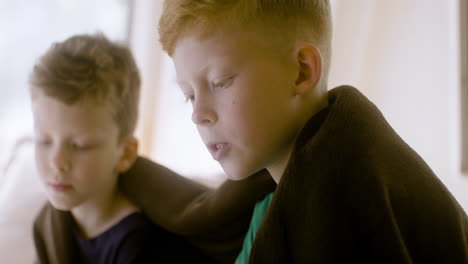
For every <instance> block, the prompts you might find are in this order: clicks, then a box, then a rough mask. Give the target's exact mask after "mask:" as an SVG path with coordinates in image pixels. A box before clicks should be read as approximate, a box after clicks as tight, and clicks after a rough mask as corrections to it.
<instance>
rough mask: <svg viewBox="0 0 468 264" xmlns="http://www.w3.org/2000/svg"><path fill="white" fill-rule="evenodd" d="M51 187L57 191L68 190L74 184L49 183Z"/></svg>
mask: <svg viewBox="0 0 468 264" xmlns="http://www.w3.org/2000/svg"><path fill="white" fill-rule="evenodd" d="M48 185H49V187H50V188H52V189H53V190H54V191H56V192H67V191H69V190H71V188H72V186H71V185H70V184H62V183H49V184H48Z"/></svg>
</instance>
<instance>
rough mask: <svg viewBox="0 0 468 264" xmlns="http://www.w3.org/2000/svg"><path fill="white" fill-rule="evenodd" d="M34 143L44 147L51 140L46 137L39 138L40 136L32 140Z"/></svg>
mask: <svg viewBox="0 0 468 264" xmlns="http://www.w3.org/2000/svg"><path fill="white" fill-rule="evenodd" d="M34 143H35V144H36V145H38V146H42V147H45V146H49V145H50V144H51V143H52V142H51V141H50V140H48V139H41V138H38V139H35V140H34Z"/></svg>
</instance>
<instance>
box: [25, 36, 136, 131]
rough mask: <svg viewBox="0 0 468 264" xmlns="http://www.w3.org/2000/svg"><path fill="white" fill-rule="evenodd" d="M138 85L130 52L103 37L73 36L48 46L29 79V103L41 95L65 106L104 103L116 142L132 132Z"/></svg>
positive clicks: (134, 124)
mask: <svg viewBox="0 0 468 264" xmlns="http://www.w3.org/2000/svg"><path fill="white" fill-rule="evenodd" d="M140 82H141V81H140V75H139V72H138V68H137V66H136V63H135V61H134V58H133V56H132V54H131V52H130V50H129V49H128V48H127V47H126V46H124V45H121V44H118V43H115V42H111V41H110V40H108V39H107V38H106V37H105V36H104V35H103V34H95V35H86V34H84V35H76V36H73V37H70V38H68V39H66V40H65V41H63V42H59V43H54V44H52V46H51V47H50V48H49V50H48V51H47V52H46V53H45V54H44V55H43V56H42V57H40V58H39V60H38V62H37V63H36V65H35V66H34V68H33V71H32V73H31V75H30V85H31V96H32V98H33V100H34V98H35V95H36V94H37V92H38V91H41V92H43V93H44V94H45V95H46V96H49V97H52V98H55V99H57V100H59V101H61V102H63V103H65V104H69V105H71V104H75V103H78V102H83V101H89V100H93V102H95V103H106V104H107V105H108V106H110V108H111V112H112V115H113V118H114V120H115V122H116V123H117V126H118V128H119V138H123V137H125V136H128V135H131V134H133V132H134V130H135V126H136V123H137V119H138V101H139V95H140Z"/></svg>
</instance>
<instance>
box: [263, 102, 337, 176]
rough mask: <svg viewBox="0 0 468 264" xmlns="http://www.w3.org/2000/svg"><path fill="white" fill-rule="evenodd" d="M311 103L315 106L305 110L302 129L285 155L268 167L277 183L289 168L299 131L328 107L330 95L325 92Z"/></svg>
mask: <svg viewBox="0 0 468 264" xmlns="http://www.w3.org/2000/svg"><path fill="white" fill-rule="evenodd" d="M311 105H313V106H314V107H313V108H309V109H306V111H304V113H303V115H302V116H304V118H303V119H302V120H301V124H300V126H299V127H301V129H299V130H298V131H297V133H296V136H295V137H294V140H293V141H292V142H291V143H290V144H289V146H288V147H287V150H286V151H285V152H284V153H285V154H284V155H283V156H281V157H279V158H278V159H277V161H276V162H275V163H274V164H272V165H271V166H269V167H268V168H267V170H268V172H269V173H270V175H271V177H272V178H273V180H274V181H275V182H276V184H278V183H279V182H280V181H281V178H282V177H283V174H284V172H285V170H286V168H287V166H288V164H289V160H290V159H291V155H292V153H293V150H294V146H295V142H296V138H297V136H298V135H299V133H300V132H301V131H302V128H303V127H304V126H305V125H306V124H307V122H308V121H309V120H310V119H311V118H313V117H314V116H315V115H316V114H317V113H319V112H320V111H322V110H323V109H325V108H327V107H328V96H327V94H325V95H324V96H323V97H322V98H321V99H320V101H318V102H317V103H315V104H311Z"/></svg>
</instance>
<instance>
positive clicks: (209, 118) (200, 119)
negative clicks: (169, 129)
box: [192, 102, 217, 126]
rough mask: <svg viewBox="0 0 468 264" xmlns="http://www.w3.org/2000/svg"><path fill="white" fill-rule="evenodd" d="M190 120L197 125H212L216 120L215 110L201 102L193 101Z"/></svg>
mask: <svg viewBox="0 0 468 264" xmlns="http://www.w3.org/2000/svg"><path fill="white" fill-rule="evenodd" d="M192 121H193V123H195V124H196V125H199V126H210V125H213V124H214V123H215V122H216V121H217V116H216V112H215V111H214V110H213V109H211V108H210V107H209V106H208V105H206V104H204V103H203V102H194V103H193V112H192Z"/></svg>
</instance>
